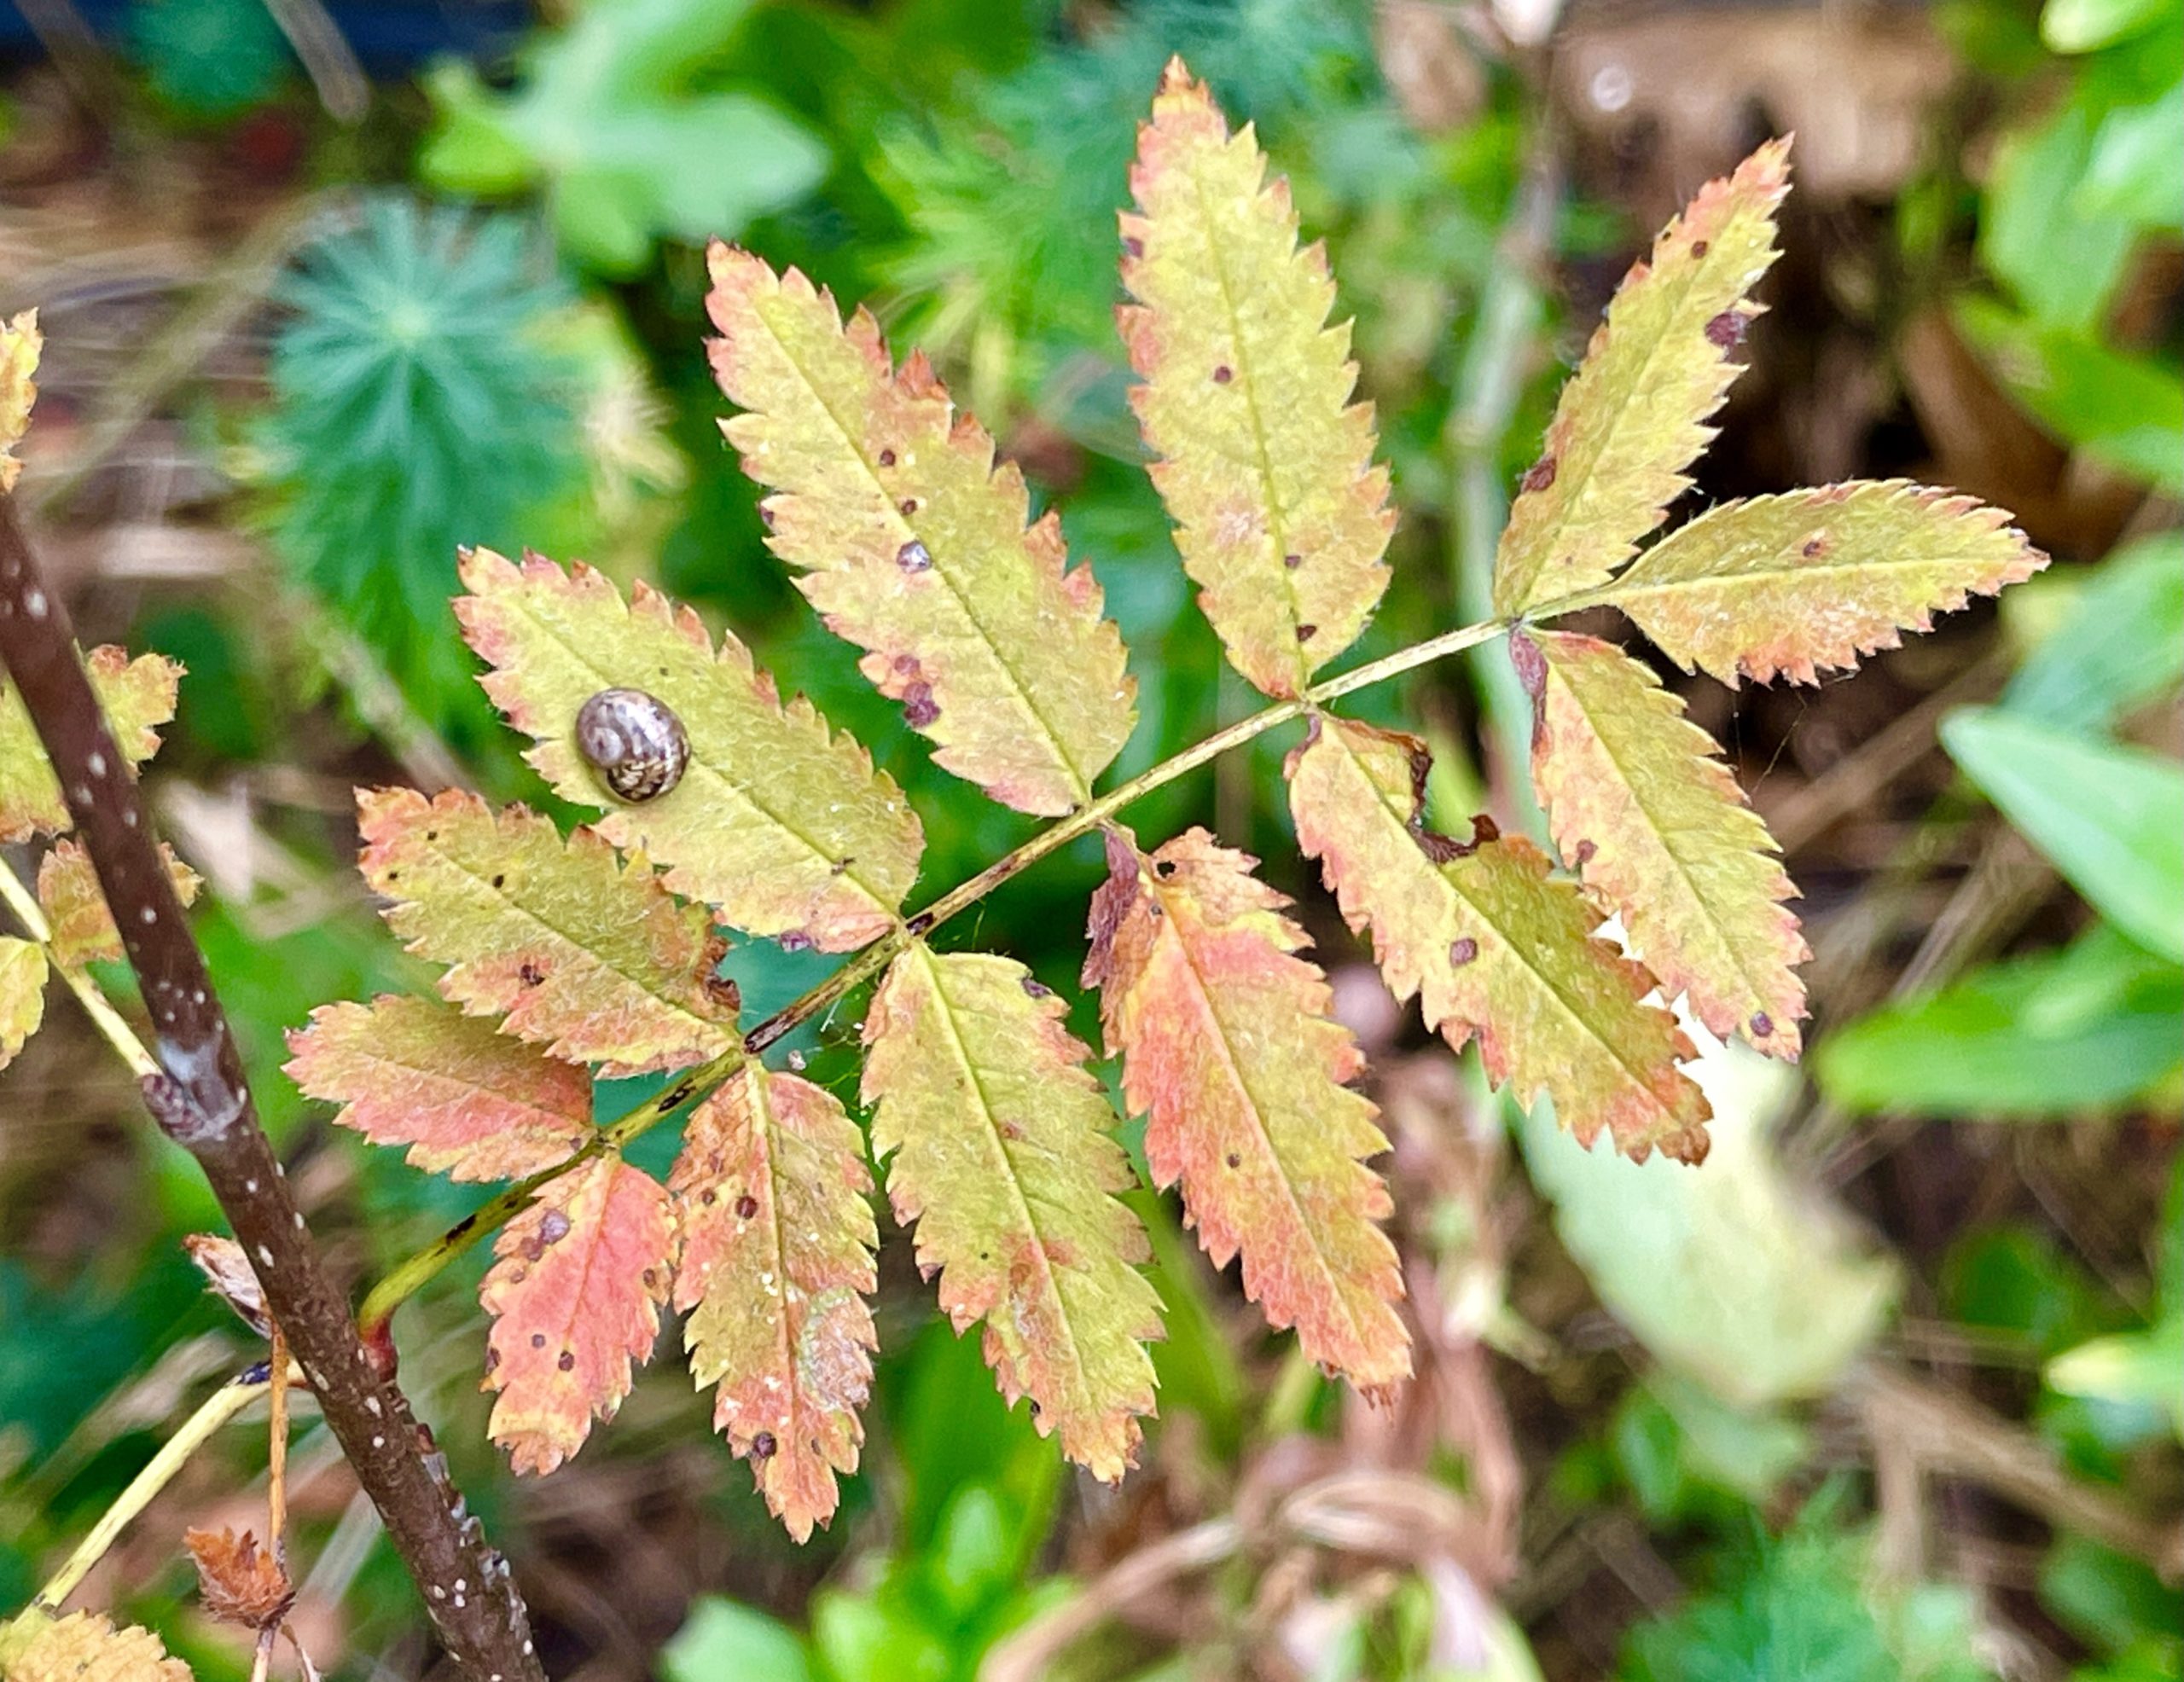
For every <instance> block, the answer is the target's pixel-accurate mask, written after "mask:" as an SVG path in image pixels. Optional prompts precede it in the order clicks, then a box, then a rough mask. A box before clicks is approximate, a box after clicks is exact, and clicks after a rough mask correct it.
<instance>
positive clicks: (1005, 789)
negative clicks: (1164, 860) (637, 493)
mask: <svg viewBox="0 0 2184 1682" xmlns="http://www.w3.org/2000/svg"><path fill="white" fill-rule="evenodd" d="M711 265H712V282H713V286H712V294H711V295H710V296H709V297H708V298H707V299H706V307H707V308H708V310H710V311H711V313H712V321H713V325H714V326H715V327H717V328H719V329H720V331H721V335H722V336H721V337H720V338H719V339H716V340H715V341H714V342H713V345H712V364H713V372H714V374H716V376H717V378H718V380H719V381H720V388H721V390H722V391H723V392H726V393H727V395H728V397H729V399H730V400H731V401H733V402H735V403H739V404H741V406H742V407H743V408H744V409H746V410H748V411H749V413H747V414H744V415H735V416H734V417H732V418H731V419H729V420H727V421H723V422H722V423H721V430H722V431H723V432H725V433H727V435H728V440H729V443H730V444H734V445H735V448H736V449H737V450H739V451H741V455H742V457H743V470H744V471H745V472H746V473H748V474H750V475H751V477H752V479H756V480H757V481H758V483H759V484H764V485H766V486H769V487H770V489H771V490H773V492H774V494H773V495H772V496H769V497H768V498H767V499H766V501H765V503H764V513H765V515H766V519H767V522H768V525H770V528H771V535H770V536H769V537H768V539H767V542H768V543H769V544H770V546H771V547H772V548H773V550H774V552H775V554H778V555H780V556H781V559H782V560H786V561H787V562H789V563H790V564H791V565H794V566H796V567H798V568H799V569H801V571H802V576H801V577H799V579H798V580H797V584H798V587H799V589H802V590H803V592H804V594H805V595H806V596H808V597H810V600H811V605H812V606H815V607H816V608H817V609H818V610H819V612H820V614H821V616H822V618H824V619H825V620H826V622H827V623H828V627H829V628H831V629H834V630H835V631H837V632H839V634H840V635H843V636H845V637H847V638H848V639H849V640H850V641H851V642H854V643H856V644H857V647H860V648H863V650H865V651H866V652H865V656H864V658H863V660H861V661H860V662H859V663H858V664H859V668H860V670H863V673H864V675H865V676H867V677H868V678H869V679H871V681H873V682H874V683H875V684H877V685H878V686H879V687H880V693H883V694H885V695H887V696H889V697H890V698H892V699H895V700H898V701H900V702H901V703H902V704H903V718H904V719H905V720H906V721H907V722H909V725H910V727H911V728H913V729H915V730H917V731H920V732H921V733H922V734H925V735H926V736H927V737H929V738H931V739H932V743H933V745H934V750H935V751H934V753H933V760H934V762H935V763H938V764H939V765H941V766H943V767H944V768H946V769H948V770H950V771H953V772H954V773H956V775H958V776H960V777H965V778H967V779H969V780H971V781H972V782H974V783H976V784H978V785H979V787H981V788H983V789H985V791H986V792H987V793H989V794H990V795H991V796H992V797H994V798H995V799H996V800H999V801H1002V802H1003V803H1005V804H1008V805H1010V806H1014V807H1015V808H1017V809H1019V811H1025V812H1037V813H1042V814H1046V815H1059V814H1060V813H1063V812H1066V811H1068V810H1070V809H1072V807H1075V806H1077V805H1080V804H1082V803H1083V802H1084V801H1085V800H1086V799H1088V798H1089V797H1090V794H1091V789H1092V783H1093V780H1094V779H1095V778H1096V777H1097V776H1098V775H1099V774H1100V773H1101V772H1102V771H1104V770H1105V769H1107V767H1108V765H1109V764H1111V763H1112V762H1113V760H1114V757H1115V755H1116V754H1118V753H1119V752H1120V751H1122V745H1123V744H1124V742H1125V741H1127V740H1128V739H1129V738H1130V727H1131V725H1132V724H1133V723H1134V722H1136V716H1137V715H1136V707H1135V705H1134V698H1135V697H1136V684H1135V683H1134V682H1133V681H1131V679H1130V676H1129V675H1128V674H1127V672H1126V671H1125V670H1124V654H1123V644H1122V637H1121V635H1120V634H1119V633H1118V631H1117V630H1116V629H1115V628H1114V626H1113V624H1112V623H1110V622H1109V621H1108V620H1107V619H1104V618H1101V607H1102V605H1103V603H1102V598H1101V594H1100V586H1099V584H1098V583H1097V582H1096V581H1095V579H1094V578H1093V577H1092V571H1091V569H1090V568H1089V566H1078V567H1077V568H1076V569H1075V570H1074V571H1072V570H1070V568H1069V556H1068V552H1067V550H1066V548H1065V547H1064V544H1063V542H1062V535H1061V522H1060V520H1059V519H1056V518H1055V516H1054V514H1053V513H1046V514H1043V515H1042V516H1041V517H1040V518H1039V519H1037V520H1036V521H1033V520H1031V519H1030V518H1029V516H1030V511H1031V509H1030V500H1029V497H1028V496H1027V495H1026V493H1025V488H1024V476H1023V474H1022V473H1019V471H1018V470H1017V468H1016V467H1015V465H1014V463H1012V462H1002V463H1001V464H1000V465H999V466H998V467H996V464H995V461H994V444H993V439H992V438H990V437H989V436H988V435H987V433H986V431H985V428H984V427H982V426H979V424H978V422H977V421H974V420H973V419H972V418H971V417H970V416H969V415H961V416H958V415H956V409H955V405H954V404H953V403H950V401H949V397H948V392H947V389H946V387H944V386H942V384H941V383H940V381H939V380H938V379H937V378H935V377H934V375H933V372H932V368H931V366H930V365H929V364H927V363H926V360H925V357H923V356H922V355H914V356H912V357H910V358H909V361H908V362H906V363H903V368H902V371H901V372H900V373H899V374H897V372H895V370H894V368H893V367H892V364H891V363H890V362H889V360H888V357H887V347H886V345H885V344H883V343H882V342H881V340H880V328H879V327H878V325H877V324H876V323H875V322H874V321H873V319H872V317H871V316H869V315H868V314H867V313H866V312H865V311H864V310H858V311H857V313H856V314H855V315H853V316H851V318H850V321H849V324H848V327H847V328H846V329H845V328H844V326H843V323H842V319H841V316H840V315H839V313H838V311H837V310H836V309H835V307H834V299H833V297H832V295H831V294H829V293H823V292H821V291H818V290H816V288H815V287H813V286H812V284H811V282H810V281H808V280H806V279H805V278H804V276H802V275H801V274H799V273H798V272H797V271H796V270H793V269H792V270H789V271H788V272H787V274H785V275H776V274H775V273H774V271H773V270H771V269H770V268H768V267H767V266H766V264H764V263H763V262H762V261H760V260H759V259H758V258H756V257H753V256H752V255H751V254H750V253H749V252H742V251H735V250H731V249H730V248H729V247H728V246H723V245H715V246H713V248H712V255H711Z"/></svg>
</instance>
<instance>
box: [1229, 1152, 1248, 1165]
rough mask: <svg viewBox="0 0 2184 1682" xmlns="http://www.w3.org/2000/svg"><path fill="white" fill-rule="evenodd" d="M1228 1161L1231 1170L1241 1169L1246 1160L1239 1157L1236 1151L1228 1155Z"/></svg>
mask: <svg viewBox="0 0 2184 1682" xmlns="http://www.w3.org/2000/svg"><path fill="white" fill-rule="evenodd" d="M1227 1161H1228V1163H1229V1167H1231V1168H1241V1167H1243V1165H1244V1159H1243V1158H1242V1157H1240V1156H1238V1155H1237V1154H1236V1153H1235V1152H1234V1151H1230V1152H1229V1155H1228V1157H1227Z"/></svg>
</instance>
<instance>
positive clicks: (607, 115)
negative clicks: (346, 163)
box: [418, 0, 828, 276]
mask: <svg viewBox="0 0 2184 1682" xmlns="http://www.w3.org/2000/svg"><path fill="white" fill-rule="evenodd" d="M749 10H750V7H749V5H748V3H747V0H586V3H585V4H584V6H583V8H582V9H581V10H579V11H578V13H577V14H576V16H575V18H574V19H573V20H572V21H571V22H570V23H569V25H568V26H566V28H564V29H561V30H557V31H554V32H547V33H542V34H541V35H539V36H537V38H535V39H534V41H533V42H532V44H531V46H530V47H529V48H528V49H527V50H526V52H525V54H524V55H523V57H522V59H521V74H520V78H519V85H518V86H517V88H516V89H515V90H514V92H511V93H505V94H503V93H499V92H497V91H495V90H492V89H490V88H488V87H487V86H486V85H485V84H484V83H483V82H481V81H480V80H479V78H478V75H477V73H476V72H475V71H473V70H472V69H471V68H470V67H469V66H468V65H466V64H460V63H450V64H445V65H442V66H441V67H439V68H438V69H437V70H436V71H434V72H433V74H432V75H431V77H430V78H428V82H427V86H428V88H429V90H430V92H431V94H432V97H433V107H434V108H435V110H436V112H437V113H438V116H439V124H438V126H437V127H436V128H435V129H434V131H433V134H432V136H431V137H430V138H429V139H428V140H427V142H426V145H425V149H424V152H423V154H422V155H421V157H420V158H419V159H418V170H419V172H420V173H421V175H423V176H424V177H425V178H426V179H427V180H428V181H431V182H433V183H436V184H438V185H439V186H441V187H444V188H450V189H452V190H453V191H456V192H459V193H468V194H477V195H479V196H485V197H497V196H502V195H505V194H512V193H520V192H523V191H526V190H528V189H530V188H532V187H534V186H543V187H544V188H546V189H547V192H548V194H549V198H550V200H551V202H552V206H553V211H554V219H555V228H556V229H557V230H558V232H559V235H560V237H561V247H562V249H563V251H564V252H566V253H567V254H568V256H569V257H570V258H572V260H573V261H575V262H577V263H578V264H582V265H583V266H584V267H585V268H589V269H593V270H597V271H599V272H600V273H601V274H605V275H610V276H630V275H634V274H636V273H637V272H638V271H639V270H642V269H643V268H644V267H645V265H646V264H648V262H650V260H651V258H652V248H653V241H656V240H659V239H661V238H668V239H676V240H682V241H687V242H688V243H690V244H693V245H695V244H699V243H701V242H703V241H706V240H707V239H710V238H712V237H713V236H715V235H718V236H719V237H721V238H723V239H733V238H734V237H735V235H737V234H739V233H741V231H742V229H743V228H744V226H745V225H746V223H749V222H750V221H751V219H752V217H757V216H760V215H763V214H764V213H765V212H769V211H773V210H778V209H780V208H781V206H785V205H788V204H792V203H793V202H794V201H795V200H798V199H800V198H802V197H803V196H804V194H806V193H808V192H810V190H811V188H814V187H816V186H817V185H818V183H820V181H821V180H822V178H823V177H825V175H826V173H827V168H828V148H827V146H826V143H825V142H824V141H822V139H820V138H819V137H818V136H816V135H815V134H813V133H812V132H811V131H810V130H809V129H807V128H806V127H804V125H803V124H801V123H799V122H798V121H797V120H796V119H794V118H793V117H790V116H789V115H787V113H783V112H781V111H780V110H778V109H776V108H775V107H774V106H772V105H770V104H769V103H767V102H764V100H762V99H760V98H758V97H757V96H755V95H753V94H752V93H749V92H741V91H734V90H729V89H725V88H723V87H721V86H719V85H717V78H718V77H719V76H720V74H721V73H723V71H724V70H725V69H726V68H727V67H729V53H730V49H731V47H732V45H733V44H734V41H735V37H736V35H737V33H738V32H739V31H740V29H741V26H742V24H743V21H744V18H745V15H746V13H747V12H748V11H749ZM754 68H755V67H754Z"/></svg>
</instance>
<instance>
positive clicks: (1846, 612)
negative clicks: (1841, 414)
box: [1603, 479, 2047, 683]
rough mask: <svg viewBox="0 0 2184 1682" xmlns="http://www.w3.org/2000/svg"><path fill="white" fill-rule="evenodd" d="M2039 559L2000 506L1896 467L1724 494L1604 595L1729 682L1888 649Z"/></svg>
mask: <svg viewBox="0 0 2184 1682" xmlns="http://www.w3.org/2000/svg"><path fill="white" fill-rule="evenodd" d="M2045 565H2047V556H2046V555H2044V554H2042V553H2041V552H2040V551H2039V550H2038V549H2036V548H2033V547H2032V546H2031V544H2030V543H2029V542H2026V541H2025V536H2024V533H2023V532H2022V531H2018V530H2017V528H2016V527H2014V526H2013V525H2011V524H2010V517H2009V516H2008V515H2007V514H2006V513H2003V512H2002V511H2001V509H2000V508H1984V507H1982V506H1981V505H1980V504H1979V503H1978V502H1976V501H1975V500H1974V499H1972V497H1969V496H1952V495H1950V494H1949V492H1948V491H1945V490H1930V489H1928V488H1927V487H1926V486H1924V485H1917V484H1910V483H1908V482H1907V481H1905V480H1902V479H1854V480H1852V481H1850V482H1849V483H1848V484H1830V485H1822V486H1820V487H1818V488H1816V489H1814V490H1792V491H1790V492H1788V493H1786V495H1783V496H1754V497H1752V498H1751V500H1749V501H1748V502H1724V503H1723V504H1722V506H1721V507H1720V508H1711V509H1709V510H1708V511H1707V512H1706V513H1703V514H1701V515H1700V516H1699V518H1698V519H1694V520H1693V521H1692V522H1691V523H1690V524H1689V525H1684V526H1681V527H1679V528H1677V530H1676V531H1673V532H1671V533H1670V535H1669V536H1666V537H1664V538H1663V539H1662V540H1661V541H1660V542H1658V543H1656V544H1655V545H1654V546H1653V548H1650V549H1648V550H1647V552H1646V553H1645V554H1643V555H1641V557H1640V558H1639V559H1638V560H1636V561H1635V562H1634V563H1633V564H1632V565H1630V566H1629V568H1627V569H1626V570H1625V571H1623V574H1622V576H1621V577H1618V578H1617V579H1616V581H1615V583H1614V585H1613V587H1612V589H1609V590H1607V591H1606V592H1604V593H1603V599H1604V600H1609V601H1612V602H1613V603H1614V604H1615V606H1618V607H1619V608H1621V609H1622V610H1623V612H1625V613H1627V614H1628V615H1629V617H1630V618H1632V619H1634V620H1635V621H1636V622H1637V624H1638V626H1639V628H1640V629H1641V630H1643V631H1644V632H1645V633H1646V635H1647V636H1649V637H1651V638H1653V641H1654V642H1655V643H1656V644H1658V646H1659V647H1660V648H1661V649H1662V650H1663V651H1664V652H1665V653H1667V654H1668V655H1669V657H1670V658H1671V659H1673V660H1675V661H1676V664H1678V665H1680V666H1682V668H1683V669H1684V670H1686V671H1689V670H1692V668H1693V667H1694V666H1697V667H1700V668H1703V669H1704V670H1706V671H1708V672H1710V673H1711V674H1712V675H1713V676H1716V677H1718V678H1720V679H1721V680H1722V681H1723V682H1724V683H1734V682H1736V681H1738V680H1739V679H1740V678H1747V677H1748V678H1750V679H1751V680H1752V681H1754V682H1757V683H1764V682H1767V681H1769V679H1771V678H1774V677H1775V676H1786V677H1788V678H1789V679H1790V680H1791V681H1792V682H1797V683H1817V682H1818V681H1820V673H1821V670H1823V669H1824V668H1827V667H1832V666H1855V665H1856V664H1857V663H1858V659H1859V657H1860V656H1861V655H1864V654H1870V653H1872V652H1874V651H1875V650H1876V649H1880V648H1893V647H1896V645H1897V644H1898V643H1899V642H1901V641H1902V640H1903V635H1902V634H1903V632H1904V631H1905V630H1906V629H1911V630H1920V631H1923V630H1926V629H1929V628H1930V627H1931V625H1932V623H1933V616H1934V615H1935V614H1936V613H1937V612H1950V611H1953V610H1955V609H1956V608H1959V607H1961V606H1964V604H1965V603H1966V601H1967V600H1970V599H1971V598H1972V596H1974V595H1992V594H1995V592H1996V591H1997V590H1999V589H2001V588H2002V586H2003V585H2005V584H2014V583H2021V582H2022V581H2024V579H2026V578H2029V577H2031V576H2032V575H2033V574H2034V573H2036V572H2037V571H2039V570H2040V569H2041V568H2042V567H2043V566H2045Z"/></svg>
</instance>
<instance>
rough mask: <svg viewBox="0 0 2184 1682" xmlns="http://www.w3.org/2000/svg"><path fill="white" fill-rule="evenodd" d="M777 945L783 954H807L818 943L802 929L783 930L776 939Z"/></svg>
mask: <svg viewBox="0 0 2184 1682" xmlns="http://www.w3.org/2000/svg"><path fill="white" fill-rule="evenodd" d="M778 943H779V945H780V947H781V950H782V951H784V952H809V951H810V950H811V949H812V948H813V947H815V946H816V945H817V944H818V943H819V942H816V941H815V940H814V939H812V938H811V937H810V935H808V934H806V933H805V932H804V931H803V930H802V929H783V930H782V931H781V934H780V936H779V937H778Z"/></svg>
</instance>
